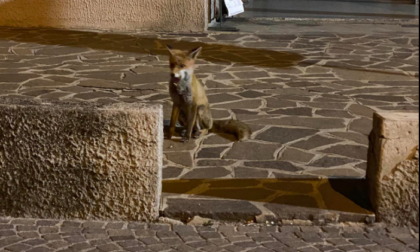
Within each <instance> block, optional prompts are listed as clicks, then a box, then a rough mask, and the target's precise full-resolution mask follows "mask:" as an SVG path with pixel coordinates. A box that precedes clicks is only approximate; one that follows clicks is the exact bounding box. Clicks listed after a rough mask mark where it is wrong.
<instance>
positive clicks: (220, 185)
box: [163, 179, 371, 214]
mask: <svg viewBox="0 0 420 252" xmlns="http://www.w3.org/2000/svg"><path fill="white" fill-rule="evenodd" d="M163 192H164V193H168V194H184V195H195V196H199V197H201V196H205V197H211V198H219V199H230V200H243V201H252V202H261V203H270V204H278V205H286V206H294V207H305V208H313V209H322V210H330V211H341V212H349V213H359V214H369V213H370V209H371V206H370V203H369V196H368V188H367V184H366V180H359V179H224V180H223V179H221V180H220V179H219V180H211V179H206V180H173V181H163Z"/></svg>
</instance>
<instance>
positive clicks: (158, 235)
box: [0, 218, 419, 252]
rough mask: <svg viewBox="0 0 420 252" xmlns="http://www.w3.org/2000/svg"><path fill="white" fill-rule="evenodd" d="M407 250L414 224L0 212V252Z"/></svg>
mask: <svg viewBox="0 0 420 252" xmlns="http://www.w3.org/2000/svg"><path fill="white" fill-rule="evenodd" d="M6 251H7V252H9V251H12V252H17V251H27V252H52V251H62V252H82V251H86V252H87V251H92V252H93V251H98V252H99V251H135V252H137V251H139V252H140V251H148V252H152V251H156V252H175V251H183V252H184V251H208V252H209V251H217V252H245V251H246V252H269V251H278V252H288V251H290V252H342V251H346V252H350V251H352V252H362V251H366V252H392V251H394V252H411V251H419V234H418V229H416V230H410V229H405V228H386V227H379V226H350V225H349V226H325V227H313V226H305V227H297V226H283V227H277V226H258V225H248V226H244V225H217V226H207V227H204V226H185V225H174V226H172V225H166V224H150V225H148V224H143V223H127V222H88V221H86V222H78V221H58V220H33V219H8V218H0V252H6Z"/></svg>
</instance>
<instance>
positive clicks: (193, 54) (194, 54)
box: [190, 47, 203, 59]
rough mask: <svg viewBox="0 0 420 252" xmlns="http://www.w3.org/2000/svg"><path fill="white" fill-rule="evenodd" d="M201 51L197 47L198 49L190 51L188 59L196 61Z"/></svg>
mask: <svg viewBox="0 0 420 252" xmlns="http://www.w3.org/2000/svg"><path fill="white" fill-rule="evenodd" d="M202 49H203V48H202V47H199V48H196V49H193V50H191V51H190V58H191V59H197V58H198V56H199V55H200V53H201V50H202Z"/></svg>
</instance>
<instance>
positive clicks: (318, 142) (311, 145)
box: [292, 135, 341, 150]
mask: <svg viewBox="0 0 420 252" xmlns="http://www.w3.org/2000/svg"><path fill="white" fill-rule="evenodd" d="M339 142H341V141H340V140H338V139H334V138H327V137H324V136H321V135H316V136H314V137H311V138H309V139H308V140H303V141H300V142H297V143H295V144H292V146H293V147H296V148H300V149H304V150H312V149H315V148H319V147H321V146H327V145H331V144H336V143H339Z"/></svg>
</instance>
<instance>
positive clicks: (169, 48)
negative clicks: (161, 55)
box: [166, 45, 174, 54]
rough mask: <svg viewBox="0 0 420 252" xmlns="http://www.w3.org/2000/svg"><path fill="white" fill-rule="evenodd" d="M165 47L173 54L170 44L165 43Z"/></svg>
mask: <svg viewBox="0 0 420 252" xmlns="http://www.w3.org/2000/svg"><path fill="white" fill-rule="evenodd" d="M166 49H168V51H169V52H170V53H171V54H173V53H172V49H174V48H173V47H172V46H170V45H166Z"/></svg>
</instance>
